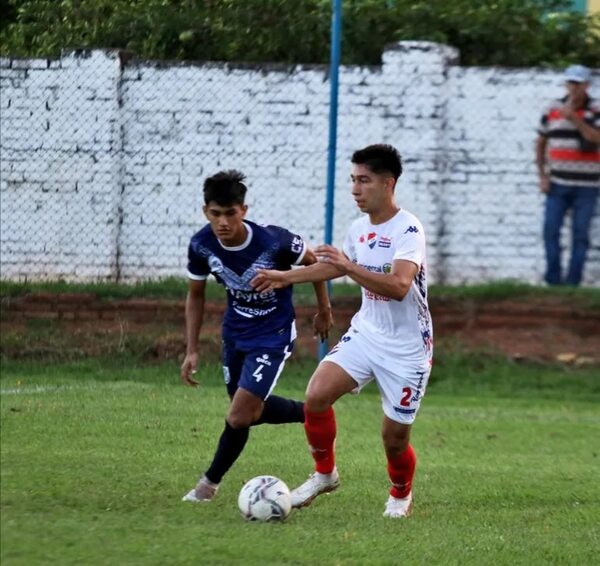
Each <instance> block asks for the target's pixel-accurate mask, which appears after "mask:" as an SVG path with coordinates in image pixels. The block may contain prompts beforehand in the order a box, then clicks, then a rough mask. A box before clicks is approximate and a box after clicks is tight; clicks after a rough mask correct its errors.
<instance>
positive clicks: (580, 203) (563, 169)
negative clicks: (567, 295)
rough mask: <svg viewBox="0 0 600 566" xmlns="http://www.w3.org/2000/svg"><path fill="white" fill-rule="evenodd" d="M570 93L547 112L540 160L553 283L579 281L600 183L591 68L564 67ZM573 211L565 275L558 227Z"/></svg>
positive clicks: (599, 119)
mask: <svg viewBox="0 0 600 566" xmlns="http://www.w3.org/2000/svg"><path fill="white" fill-rule="evenodd" d="M564 79H565V81H566V88H567V93H566V96H564V97H563V98H561V99H559V100H556V101H555V102H554V103H553V104H552V105H551V106H550V108H548V109H547V111H546V112H545V113H544V114H543V116H542V119H541V122H540V126H539V129H538V139H537V145H536V161H537V167H538V173H539V179H540V190H541V191H542V192H543V193H545V194H546V205H545V211H544V212H545V215H544V245H545V248H546V274H545V280H546V282H547V283H548V284H549V285H561V284H562V285H575V286H577V285H579V284H580V283H581V279H582V276H583V268H584V264H585V256H586V253H587V249H588V247H589V232H590V225H591V221H592V217H593V216H594V211H595V208H596V202H597V200H598V192H599V189H600V105H598V103H597V102H595V101H594V100H593V99H592V98H591V97H590V96H589V94H588V87H589V81H590V70H589V69H587V68H586V67H583V66H581V65H573V66H571V67H569V68H568V69H567V70H566V71H565V73H564ZM568 210H570V211H571V215H572V219H571V224H572V246H571V259H570V262H569V268H568V270H567V273H566V276H565V277H563V273H562V269H561V262H560V231H561V227H562V224H563V220H564V217H565V214H566V213H567V211H568Z"/></svg>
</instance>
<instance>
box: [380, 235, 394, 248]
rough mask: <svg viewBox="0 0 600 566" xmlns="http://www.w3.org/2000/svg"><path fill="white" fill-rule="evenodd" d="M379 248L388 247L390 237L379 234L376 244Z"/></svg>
mask: <svg viewBox="0 0 600 566" xmlns="http://www.w3.org/2000/svg"><path fill="white" fill-rule="evenodd" d="M377 245H378V246H379V247H380V248H389V247H390V246H391V245H392V239H391V238H386V237H385V236H381V238H379V243H378V244H377Z"/></svg>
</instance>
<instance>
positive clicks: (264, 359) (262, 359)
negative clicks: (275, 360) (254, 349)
mask: <svg viewBox="0 0 600 566" xmlns="http://www.w3.org/2000/svg"><path fill="white" fill-rule="evenodd" d="M256 363H258V364H262V365H263V366H270V365H271V361H270V360H269V354H262V355H261V356H259V357H258V358H256Z"/></svg>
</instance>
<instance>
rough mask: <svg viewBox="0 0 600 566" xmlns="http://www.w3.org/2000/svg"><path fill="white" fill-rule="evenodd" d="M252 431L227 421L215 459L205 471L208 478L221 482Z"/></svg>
mask: <svg viewBox="0 0 600 566" xmlns="http://www.w3.org/2000/svg"><path fill="white" fill-rule="evenodd" d="M249 434H250V431H249V429H248V428H232V427H231V426H230V425H229V423H228V422H227V421H225V429H224V430H223V432H222V433H221V438H219V444H218V446H217V450H216V452H215V456H214V458H213V461H212V463H211V465H210V467H209V468H208V470H206V472H205V473H204V475H205V476H206V478H207V479H208V480H209V481H211V482H213V483H220V481H221V479H222V478H223V476H224V475H225V474H226V473H227V472H228V471H229V468H231V466H233V464H234V463H235V461H236V460H237V459H238V458H239V456H240V454H241V453H242V451H243V450H244V446H246V442H247V441H248V436H249Z"/></svg>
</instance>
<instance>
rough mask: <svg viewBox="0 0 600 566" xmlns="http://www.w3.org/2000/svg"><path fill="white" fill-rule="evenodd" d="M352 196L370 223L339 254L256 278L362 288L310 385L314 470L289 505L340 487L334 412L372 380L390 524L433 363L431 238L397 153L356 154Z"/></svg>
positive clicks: (404, 489)
mask: <svg viewBox="0 0 600 566" xmlns="http://www.w3.org/2000/svg"><path fill="white" fill-rule="evenodd" d="M352 163H353V167H352V175H351V179H352V196H353V198H354V200H355V202H356V205H357V206H358V208H359V209H360V211H361V212H364V213H365V215H364V216H362V217H361V218H359V219H357V220H356V221H354V222H353V224H352V225H351V226H350V229H349V230H348V233H347V235H346V239H345V241H344V246H343V251H340V250H338V249H337V248H335V247H333V246H329V245H322V246H318V247H316V248H315V253H316V254H317V257H318V258H319V263H316V264H313V265H310V266H308V267H305V268H302V269H296V270H292V271H285V272H284V271H276V270H259V275H257V277H256V278H255V279H254V281H253V285H254V286H255V288H256V289H257V290H259V291H265V290H272V289H279V288H282V287H285V286H287V285H290V284H293V283H300V282H306V281H313V282H315V281H323V280H329V279H334V278H336V277H340V276H347V277H350V278H351V279H353V280H354V281H355V282H356V283H358V284H359V285H360V286H361V287H362V304H361V307H360V310H359V311H358V312H357V313H356V314H355V315H354V318H353V319H352V322H351V326H350V328H349V329H348V331H347V332H346V334H344V336H342V338H341V339H340V341H339V343H338V344H337V345H336V346H334V348H333V349H332V350H331V351H330V352H329V353H328V354H327V356H326V357H325V358H324V359H323V360H322V361H321V363H320V364H319V366H318V367H317V369H316V370H315V372H314V374H313V376H312V377H311V379H310V382H309V384H308V388H307V390H306V400H305V405H304V413H305V422H304V428H305V431H306V437H307V440H308V443H309V446H310V450H311V454H312V457H313V459H314V461H315V472H314V473H313V474H312V475H311V476H310V477H309V479H308V480H307V481H306V482H305V483H303V484H302V485H300V486H299V487H298V488H296V489H294V490H293V491H292V506H293V507H304V506H306V505H309V504H310V503H311V501H312V500H313V499H314V498H315V497H316V496H318V495H319V494H321V493H326V492H330V491H333V490H334V489H336V488H337V487H338V485H339V474H338V471H337V468H336V465H335V452H334V445H335V436H336V421H335V413H334V410H333V404H334V403H335V401H336V400H337V399H339V398H340V397H341V396H342V395H344V394H346V393H351V392H356V391H360V389H362V388H363V387H364V386H365V385H367V384H368V383H369V382H370V381H372V380H374V381H375V382H376V384H377V387H378V388H379V391H380V393H381V399H382V408H383V425H382V436H383V444H384V448H385V454H386V457H387V470H388V475H389V478H390V480H391V484H392V486H391V489H390V492H389V497H388V500H387V502H386V505H385V512H384V516H386V517H406V516H408V515H409V514H410V512H411V510H412V481H413V476H414V472H415V465H416V456H415V452H414V450H413V448H412V446H411V444H410V432H411V426H412V423H413V421H414V419H415V416H416V414H417V411H418V409H419V405H420V404H421V399H422V398H423V395H424V394H425V388H426V386H427V380H428V378H429V374H430V371H431V362H432V348H433V341H432V326H431V318H430V314H429V308H428V305H427V275H426V256H425V235H424V232H423V226H422V225H421V223H420V222H419V220H418V219H417V218H416V217H415V216H414V215H413V214H411V213H410V212H408V211H407V210H404V209H402V208H400V207H399V206H398V205H397V204H396V202H395V199H394V189H395V187H396V182H397V180H398V178H399V177H400V175H401V174H402V161H401V158H400V155H399V154H398V152H397V151H396V149H395V148H393V147H392V146H389V145H382V144H380V145H371V146H368V147H366V148H364V149H362V150H359V151H356V152H355V153H354V155H353V156H352Z"/></svg>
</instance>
